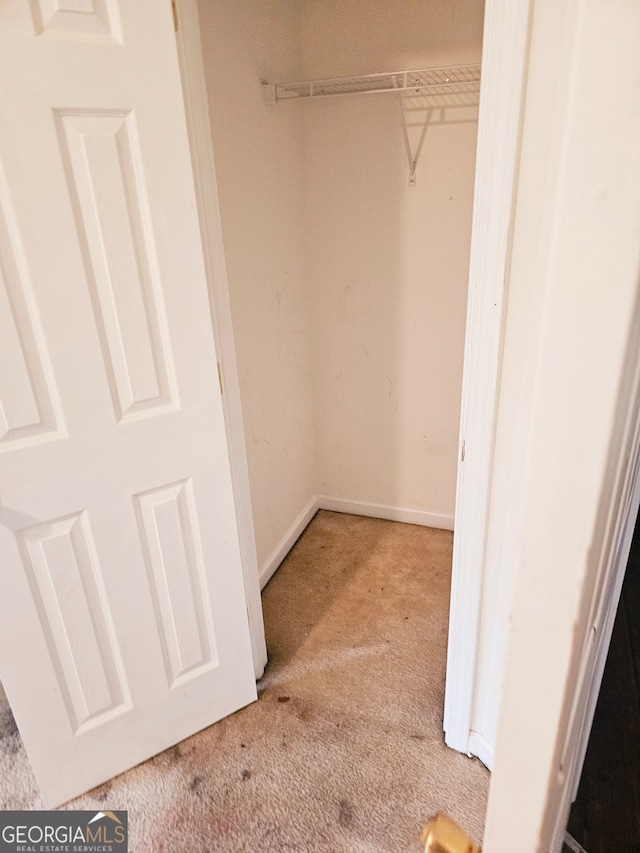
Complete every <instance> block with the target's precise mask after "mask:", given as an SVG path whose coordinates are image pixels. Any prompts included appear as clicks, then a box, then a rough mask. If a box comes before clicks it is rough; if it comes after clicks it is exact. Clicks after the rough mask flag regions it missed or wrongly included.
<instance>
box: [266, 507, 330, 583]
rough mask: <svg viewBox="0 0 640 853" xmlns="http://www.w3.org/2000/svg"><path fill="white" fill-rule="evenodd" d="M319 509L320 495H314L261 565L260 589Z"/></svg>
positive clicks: (267, 581)
mask: <svg viewBox="0 0 640 853" xmlns="http://www.w3.org/2000/svg"><path fill="white" fill-rule="evenodd" d="M317 511H318V496H317V495H314V496H313V497H312V498H311V500H310V501H309V503H308V504H307V505H306V506H305V508H304V509H303V510H302V512H301V513H300V515H299V516H298V517H297V518H296V520H295V521H294V522H293V524H292V525H291V527H290V528H289V529H288V530H287V532H286V533H285V534H284V536H283V537H282V539H281V540H280V542H279V543H278V545H277V546H276V547H275V548H274V550H273V551H272V552H271V553H270V554H269V556H268V557H267V559H266V560H265V561H264V563H263V564H262V566H260V572H259V576H260V589H264V588H265V586H266V585H267V584H268V583H269V581H270V580H271V578H272V576H273V574H274V573H275V571H276V569H277V568H279V566H280V563H281V562H282V561H283V560H284V558H285V557H286V556H287V554H288V553H289V551H290V550H291V549H292V548H293V546H294V545H295V544H296V541H297V540H298V539H299V537H300V534H301V533H302V531H303V530H304V529H305V527H306V526H307V524H309V522H310V521H311V519H312V518H313V516H314V515H315V514H316V512H317Z"/></svg>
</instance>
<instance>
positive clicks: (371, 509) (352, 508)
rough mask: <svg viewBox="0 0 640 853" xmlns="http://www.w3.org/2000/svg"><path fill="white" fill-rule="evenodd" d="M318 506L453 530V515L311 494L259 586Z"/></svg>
mask: <svg viewBox="0 0 640 853" xmlns="http://www.w3.org/2000/svg"><path fill="white" fill-rule="evenodd" d="M319 509H328V510H331V512H346V513H349V514H350V515H365V516H367V517H369V518H384V519H385V520H386V521H402V522H404V523H405V524H420V525H421V526H422V527H437V528H440V529H441V530H453V515H447V514H445V513H440V512H427V511H426V510H422V509H406V508H404V507H398V506H385V505H384V504H374V503H367V502H366V501H349V500H345V499H343V498H330V497H328V496H327V495H314V497H313V498H311V500H310V501H309V503H308V504H307V505H306V506H305V508H304V509H303V510H302V512H301V513H300V515H299V516H298V517H297V518H296V520H295V521H294V522H293V524H292V525H291V527H290V528H289V529H288V530H287V532H286V533H285V534H284V536H283V537H282V539H281V540H280V542H279V543H278V545H277V546H276V547H275V548H274V550H273V551H272V552H271V553H270V554H269V556H268V557H267V559H266V560H265V561H264V563H263V564H262V566H261V567H260V572H259V575H260V589H264V588H265V586H266V585H267V584H268V583H269V581H270V580H271V578H272V577H273V575H274V573H275V571H276V569H278V567H279V566H280V563H282V561H283V560H284V558H285V557H286V556H287V554H288V553H289V551H290V550H291V549H292V548H293V546H294V545H295V544H296V541H297V539H298V537H299V536H300V534H301V533H302V531H303V530H304V529H305V527H306V526H307V524H309V522H310V521H311V519H312V518H313V516H314V515H315V514H316V512H317V511H318V510H319ZM481 760H482V759H481Z"/></svg>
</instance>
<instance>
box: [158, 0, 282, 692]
mask: <svg viewBox="0 0 640 853" xmlns="http://www.w3.org/2000/svg"><path fill="white" fill-rule="evenodd" d="M167 2H169V0H167ZM175 4H176V5H175V9H176V17H177V20H178V28H177V32H176V38H177V43H178V56H179V58H180V67H181V70H182V81H183V93H184V100H185V106H186V112H187V129H188V132H189V141H190V143H191V157H192V160H193V171H194V176H195V185H196V195H197V203H198V215H199V219H200V229H201V232H202V246H203V251H204V260H205V268H206V272H207V281H208V284H209V300H210V304H211V315H212V316H211V322H212V325H213V333H214V337H215V341H216V351H217V352H218V354H219V358H220V360H221V362H220V364H219V365H218V370H219V371H220V377H221V383H222V385H223V394H222V408H223V411H224V417H225V424H226V428H227V443H228V447H229V460H230V463H231V477H232V480H233V493H234V498H235V503H236V517H237V521H238V536H239V539H240V555H241V559H242V570H243V574H244V586H245V595H246V598H247V614H248V617H249V629H250V632H251V647H252V650H253V661H254V669H255V675H256V679H258V678H260V677H261V675H262V673H263V672H264V668H265V666H266V663H267V646H266V643H265V637H264V621H263V617H262V599H261V597H260V580H259V576H258V560H257V555H256V544H255V532H254V526H253V513H252V509H251V493H250V490H249V469H248V466H247V452H246V446H245V440H244V423H243V420H242V402H241V398H240V384H239V381H238V368H237V360H236V348H235V341H234V335H233V325H232V321H231V303H230V301H229V284H228V279H227V267H226V263H225V255H224V243H223V238H222V223H221V220H220V207H219V202H218V186H217V182H216V173H215V159H214V153H213V141H212V137H211V127H210V124H209V104H208V99H207V88H206V80H205V74H204V67H203V62H202V44H201V41H200V26H199V22H198V8H197V2H196V0H175ZM256 85H257V83H256ZM210 369H211V370H215V369H216V367H215V365H211V366H210Z"/></svg>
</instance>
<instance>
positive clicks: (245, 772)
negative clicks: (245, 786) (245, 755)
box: [242, 770, 251, 782]
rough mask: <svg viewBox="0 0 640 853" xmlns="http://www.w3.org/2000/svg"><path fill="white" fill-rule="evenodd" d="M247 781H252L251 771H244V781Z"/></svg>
mask: <svg viewBox="0 0 640 853" xmlns="http://www.w3.org/2000/svg"><path fill="white" fill-rule="evenodd" d="M247 779H251V770H243V771H242V781H243V782H246V781H247Z"/></svg>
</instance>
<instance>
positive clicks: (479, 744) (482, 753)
mask: <svg viewBox="0 0 640 853" xmlns="http://www.w3.org/2000/svg"><path fill="white" fill-rule="evenodd" d="M495 749H496V747H495V744H493V743H491V741H490V740H488V739H487V738H486V737H485V736H484V735H483V734H480V732H469V752H470V753H471V755H477V756H478V758H479V759H480V761H482V763H483V764H484V766H485V767H486V768H487V770H492V769H493V754H494V752H495Z"/></svg>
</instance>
